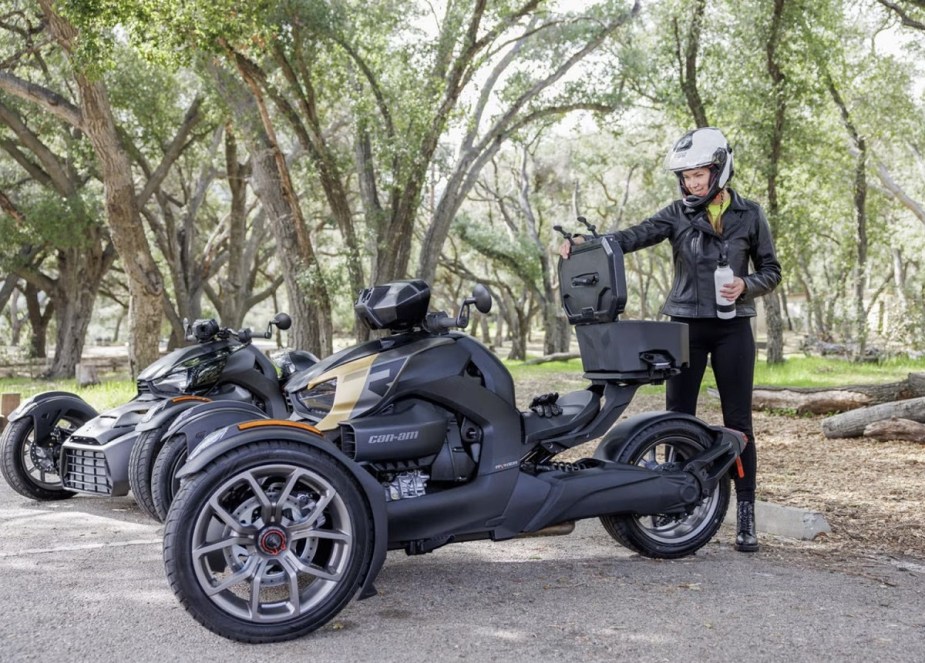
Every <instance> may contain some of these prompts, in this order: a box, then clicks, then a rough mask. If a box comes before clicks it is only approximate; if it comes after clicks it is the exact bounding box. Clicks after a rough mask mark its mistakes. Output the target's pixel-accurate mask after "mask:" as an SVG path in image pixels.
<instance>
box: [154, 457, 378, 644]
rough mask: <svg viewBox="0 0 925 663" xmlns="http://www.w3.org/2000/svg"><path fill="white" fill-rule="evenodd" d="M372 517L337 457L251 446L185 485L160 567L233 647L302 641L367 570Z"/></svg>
mask: <svg viewBox="0 0 925 663" xmlns="http://www.w3.org/2000/svg"><path fill="white" fill-rule="evenodd" d="M372 551H373V526H372V515H371V513H370V510H369V507H368V505H367V503H366V499H365V496H364V494H363V492H362V489H361V488H360V486H359V485H358V484H357V482H356V481H355V479H354V478H353V477H352V476H351V474H350V472H349V470H347V469H346V468H345V467H344V466H343V465H342V464H341V463H340V462H339V461H337V460H335V459H333V458H332V457H330V456H328V455H326V454H324V453H323V452H321V451H319V450H317V449H314V448H311V447H309V446H307V445H305V444H299V443H292V442H269V441H267V442H256V443H252V444H248V445H245V446H243V447H239V448H237V449H233V450H231V451H229V452H227V453H226V454H225V455H223V456H220V457H219V458H217V459H216V460H215V461H213V462H212V463H211V464H209V465H208V466H207V467H206V468H205V469H204V470H203V471H202V472H200V473H198V474H196V475H194V476H192V477H190V478H189V479H185V480H184V481H183V483H182V485H181V486H180V490H179V492H178V493H177V495H176V498H175V499H174V501H173V504H172V505H171V507H170V511H169V512H168V514H167V522H166V526H165V533H164V564H165V567H166V570H167V577H168V580H169V581H170V585H171V587H172V588H173V591H174V593H175V594H176V595H177V598H178V599H179V600H180V603H181V604H182V605H183V607H184V608H185V609H186V610H187V611H188V612H189V613H190V614H191V615H192V616H193V617H194V618H195V619H196V620H197V621H199V622H200V623H201V624H202V625H203V626H205V627H206V628H207V629H209V630H210V631H213V632H215V633H217V634H218V635H221V636H223V637H226V638H229V639H232V640H239V641H242V642H251V643H260V642H279V641H283V640H290V639H293V638H297V637H300V636H303V635H305V634H307V633H310V632H311V631H314V630H315V629H317V628H319V627H321V626H323V625H324V624H326V623H327V622H328V621H330V620H331V619H333V618H334V616H335V615H337V614H338V613H339V612H340V611H341V610H342V609H343V608H344V607H345V606H346V605H347V603H349V601H350V600H351V599H352V598H353V596H354V594H356V592H357V590H358V589H359V588H360V585H361V583H362V580H363V578H364V577H365V575H366V572H367V570H368V569H369V565H370V561H371V559H372Z"/></svg>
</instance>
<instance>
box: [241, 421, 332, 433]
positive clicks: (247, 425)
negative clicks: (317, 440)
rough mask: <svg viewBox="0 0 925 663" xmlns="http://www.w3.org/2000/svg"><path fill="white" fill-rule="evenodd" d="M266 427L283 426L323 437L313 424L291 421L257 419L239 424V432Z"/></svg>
mask: <svg viewBox="0 0 925 663" xmlns="http://www.w3.org/2000/svg"><path fill="white" fill-rule="evenodd" d="M265 426H283V427H284V428H298V429H300V430H305V431H308V432H309V433H315V434H316V435H321V431H320V430H318V429H317V428H315V427H314V426H312V425H311V424H306V423H302V422H301V421H290V420H289V419H256V420H254V421H245V422H244V423H243V424H238V430H239V431H242V432H243V431H246V430H250V429H252V428H263V427H265Z"/></svg>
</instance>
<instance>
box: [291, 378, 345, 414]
mask: <svg viewBox="0 0 925 663" xmlns="http://www.w3.org/2000/svg"><path fill="white" fill-rule="evenodd" d="M336 391H337V378H334V379H333V380H328V381H327V382H322V383H321V384H316V385H315V386H314V387H311V388H309V389H303V390H302V391H300V392H298V393H296V398H297V399H298V400H299V403H300V404H301V405H302V407H303V408H305V409H306V410H308V413H309V414H313V415H322V416H323V415H326V414H327V413H328V412H330V411H331V408H332V407H333V406H334V392H336Z"/></svg>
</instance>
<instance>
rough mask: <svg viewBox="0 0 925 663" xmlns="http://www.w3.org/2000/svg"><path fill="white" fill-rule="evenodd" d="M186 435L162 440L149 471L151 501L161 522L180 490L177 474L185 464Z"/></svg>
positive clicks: (172, 436)
mask: <svg viewBox="0 0 925 663" xmlns="http://www.w3.org/2000/svg"><path fill="white" fill-rule="evenodd" d="M187 454H188V450H187V445H186V435H183V434H179V435H171V436H170V437H168V438H167V439H166V440H164V444H163V446H161V450H160V451H159V452H158V454H157V460H155V461H154V469H153V470H152V471H151V501H152V502H153V503H154V509H155V511H156V512H157V519H158V520H159V521H161V522H164V520H165V519H166V518H167V512H168V511H169V510H170V504H171V503H172V502H173V498H174V497H175V496H176V494H177V491H178V490H179V489H180V480H179V479H178V478H177V472H179V471H180V468H182V467H183V465H185V464H186V456H187Z"/></svg>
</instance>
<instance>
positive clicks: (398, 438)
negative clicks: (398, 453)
mask: <svg viewBox="0 0 925 663" xmlns="http://www.w3.org/2000/svg"><path fill="white" fill-rule="evenodd" d="M416 439H418V431H416V430H409V431H405V432H404V433H383V434H382V435H370V436H369V442H368V444H387V443H388V442H406V441H407V440H416Z"/></svg>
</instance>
